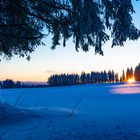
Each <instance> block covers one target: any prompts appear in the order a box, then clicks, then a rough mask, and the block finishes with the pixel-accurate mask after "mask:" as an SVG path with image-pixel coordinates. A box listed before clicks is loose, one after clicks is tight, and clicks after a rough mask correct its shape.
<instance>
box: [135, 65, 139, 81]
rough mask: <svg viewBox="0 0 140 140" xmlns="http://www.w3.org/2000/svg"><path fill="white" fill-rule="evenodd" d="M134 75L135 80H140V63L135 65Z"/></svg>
mask: <svg viewBox="0 0 140 140" xmlns="http://www.w3.org/2000/svg"><path fill="white" fill-rule="evenodd" d="M134 75H135V80H136V81H140V64H139V65H138V66H136V68H135V72H134Z"/></svg>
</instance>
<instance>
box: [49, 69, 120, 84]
mask: <svg viewBox="0 0 140 140" xmlns="http://www.w3.org/2000/svg"><path fill="white" fill-rule="evenodd" d="M107 82H119V76H118V73H116V74H115V73H114V71H113V70H112V71H110V70H109V71H108V72H106V71H101V72H96V71H92V72H91V73H85V72H82V73H81V75H78V74H54V75H52V76H50V77H49V79H48V85H49V86H65V85H77V84H93V83H107Z"/></svg>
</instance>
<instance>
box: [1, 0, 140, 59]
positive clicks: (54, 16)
mask: <svg viewBox="0 0 140 140" xmlns="http://www.w3.org/2000/svg"><path fill="white" fill-rule="evenodd" d="M133 13H134V9H133V6H132V3H131V0H63V1H62V0H1V1H0V56H1V57H4V58H11V57H12V56H13V55H18V56H20V57H24V56H26V57H27V58H28V59H29V58H30V53H31V52H33V51H34V50H35V48H36V47H37V46H39V45H41V44H43V42H42V38H44V37H46V36H48V35H49V34H51V35H52V47H51V48H52V49H55V47H56V46H57V45H60V40H61V39H62V40H63V46H66V41H67V40H68V39H69V38H70V37H73V40H74V43H75V48H76V50H77V51H78V49H79V48H81V49H82V50H83V51H89V49H90V47H91V46H92V47H94V48H95V53H99V54H101V55H103V50H102V45H103V44H104V43H106V42H107V41H108V40H109V39H110V38H112V47H113V46H123V45H124V42H125V41H126V40H127V39H129V40H137V39H138V38H139V37H140V31H139V30H138V29H137V28H136V27H135V25H134V23H133V19H132V14H133ZM106 30H110V32H111V36H109V35H108V34H107V32H106Z"/></svg>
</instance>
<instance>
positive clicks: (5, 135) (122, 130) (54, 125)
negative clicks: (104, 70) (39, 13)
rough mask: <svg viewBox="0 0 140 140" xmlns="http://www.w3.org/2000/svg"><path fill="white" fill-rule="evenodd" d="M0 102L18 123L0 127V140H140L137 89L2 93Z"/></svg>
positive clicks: (119, 86)
mask: <svg viewBox="0 0 140 140" xmlns="http://www.w3.org/2000/svg"><path fill="white" fill-rule="evenodd" d="M1 99H2V101H3V102H6V103H8V104H10V105H14V106H15V107H18V109H17V111H19V112H20V113H18V118H20V117H21V119H18V120H16V119H15V121H12V122H5V123H3V124H1V125H0V139H2V140H9V139H10V140H19V139H22V140H26V139H33V140H62V139H63V140H67V139H68V140H79V139H80V140H94V139H95V140H96V139H101V140H104V139H105V140H112V139H115V140H121V139H122V140H123V139H124V140H125V139H128V140H129V139H130V140H131V139H140V119H139V118H140V109H139V108H140V83H133V84H95V85H79V86H69V87H52V88H35V89H33V88H32V89H2V90H1ZM73 108H74V110H73ZM72 111H73V115H72V117H70V114H71V113H72ZM19 115H20V117H19ZM23 116H24V117H23ZM15 118H16V115H15Z"/></svg>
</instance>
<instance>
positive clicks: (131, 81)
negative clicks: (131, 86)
mask: <svg viewBox="0 0 140 140" xmlns="http://www.w3.org/2000/svg"><path fill="white" fill-rule="evenodd" d="M127 82H128V83H134V82H135V78H134V77H132V78H130V79H128V80H127Z"/></svg>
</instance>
